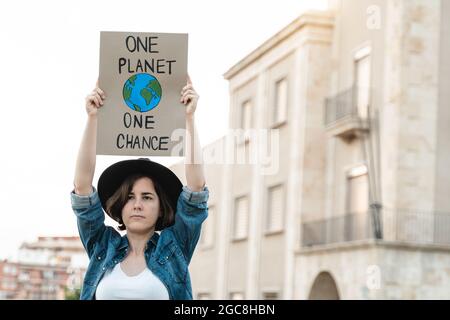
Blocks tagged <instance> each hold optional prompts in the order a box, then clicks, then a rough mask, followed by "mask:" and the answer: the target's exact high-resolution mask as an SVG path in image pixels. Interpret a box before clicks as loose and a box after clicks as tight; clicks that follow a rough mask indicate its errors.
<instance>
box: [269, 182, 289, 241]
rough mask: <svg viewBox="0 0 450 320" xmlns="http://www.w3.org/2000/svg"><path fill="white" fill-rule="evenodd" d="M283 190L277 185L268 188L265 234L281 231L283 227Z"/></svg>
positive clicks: (281, 186)
mask: <svg viewBox="0 0 450 320" xmlns="http://www.w3.org/2000/svg"><path fill="white" fill-rule="evenodd" d="M284 200H285V197H284V188H283V185H277V186H274V187H271V188H269V192H268V202H269V203H268V206H267V208H268V212H267V225H266V231H267V232H276V231H282V230H283V225H284V207H285V206H284Z"/></svg>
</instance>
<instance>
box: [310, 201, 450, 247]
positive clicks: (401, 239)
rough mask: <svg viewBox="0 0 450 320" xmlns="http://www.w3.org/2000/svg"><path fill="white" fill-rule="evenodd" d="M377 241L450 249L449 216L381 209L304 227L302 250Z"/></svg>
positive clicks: (323, 220) (311, 223)
mask: <svg viewBox="0 0 450 320" xmlns="http://www.w3.org/2000/svg"><path fill="white" fill-rule="evenodd" d="M375 230H377V232H375ZM375 238H377V239H381V240H383V241H391V242H397V243H408V244H417V245H437V246H448V247H450V213H443V212H416V211H411V210H391V209H381V210H380V211H370V212H365V213H355V214H347V215H341V216H336V217H330V218H328V219H322V220H317V221H308V222H304V223H302V225H301V246H302V247H303V248H306V247H314V246H320V245H327V244H334V243H345V242H352V241H359V240H368V239H375Z"/></svg>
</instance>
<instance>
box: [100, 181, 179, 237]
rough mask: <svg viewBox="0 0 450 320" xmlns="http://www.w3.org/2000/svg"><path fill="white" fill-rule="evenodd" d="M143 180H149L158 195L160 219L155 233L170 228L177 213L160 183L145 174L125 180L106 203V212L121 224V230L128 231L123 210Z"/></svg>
mask: <svg viewBox="0 0 450 320" xmlns="http://www.w3.org/2000/svg"><path fill="white" fill-rule="evenodd" d="M141 178H149V179H150V180H152V182H153V185H154V186H155V191H156V195H157V196H158V198H159V211H160V213H161V215H160V217H158V220H157V221H156V226H155V231H160V230H162V229H164V228H167V227H170V226H171V225H172V224H173V222H174V220H175V213H174V210H173V208H172V206H171V205H170V202H169V198H168V197H167V195H166V193H165V192H164V190H163V189H162V188H161V186H160V185H159V183H158V182H157V181H156V180H154V179H152V178H151V177H150V176H147V175H145V174H134V175H131V176H129V177H128V178H126V179H125V181H124V182H123V183H122V185H121V186H120V187H119V188H117V190H116V192H114V194H113V195H112V196H111V197H110V198H109V199H108V200H107V201H106V212H107V213H108V214H109V215H110V216H111V217H112V218H113V219H114V220H116V221H117V222H118V223H119V230H126V226H125V225H124V224H123V220H122V209H123V207H124V206H125V204H126V203H127V202H128V195H129V194H130V192H131V190H132V189H133V185H134V183H135V182H136V181H137V180H139V179H141Z"/></svg>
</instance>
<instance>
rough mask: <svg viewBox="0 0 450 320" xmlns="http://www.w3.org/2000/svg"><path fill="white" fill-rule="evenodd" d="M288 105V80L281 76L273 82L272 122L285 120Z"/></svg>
mask: <svg viewBox="0 0 450 320" xmlns="http://www.w3.org/2000/svg"><path fill="white" fill-rule="evenodd" d="M287 107H288V82H287V79H286V78H283V79H281V80H279V81H277V82H276V83H275V106H274V110H273V111H274V113H273V120H274V123H275V124H276V123H281V122H284V121H286V120H287Z"/></svg>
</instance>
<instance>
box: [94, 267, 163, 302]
mask: <svg viewBox="0 0 450 320" xmlns="http://www.w3.org/2000/svg"><path fill="white" fill-rule="evenodd" d="M95 298H96V299H97V300H168V299H169V293H168V292H167V288H166V287H165V286H164V284H163V283H162V282H161V280H159V278H158V277H156V276H155V275H154V274H153V272H151V271H150V270H149V269H148V268H145V270H144V271H142V272H141V273H140V274H138V275H136V276H132V277H130V276H127V275H126V274H125V272H123V270H122V268H121V267H120V263H118V264H116V266H115V267H114V268H113V269H112V270H108V271H107V272H106V273H105V275H104V276H103V278H102V279H101V280H100V283H99V284H98V286H97V291H96V293H95Z"/></svg>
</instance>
